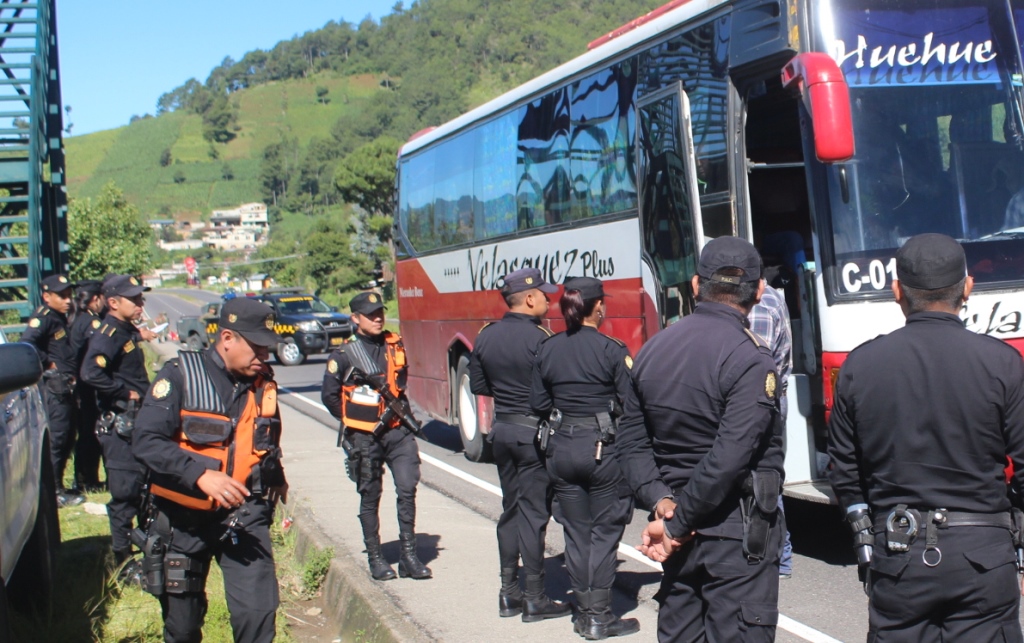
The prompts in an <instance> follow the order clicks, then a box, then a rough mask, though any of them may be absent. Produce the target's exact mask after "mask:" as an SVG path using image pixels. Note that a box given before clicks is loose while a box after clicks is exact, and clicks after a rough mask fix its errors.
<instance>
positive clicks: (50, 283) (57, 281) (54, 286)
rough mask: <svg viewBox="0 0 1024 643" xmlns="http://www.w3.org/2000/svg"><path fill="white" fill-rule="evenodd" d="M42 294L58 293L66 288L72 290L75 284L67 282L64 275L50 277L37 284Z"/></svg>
mask: <svg viewBox="0 0 1024 643" xmlns="http://www.w3.org/2000/svg"><path fill="white" fill-rule="evenodd" d="M39 284H40V286H41V287H42V289H43V292H60V291H62V290H67V289H68V288H74V287H75V283H74V282H73V281H69V280H68V278H67V277H65V276H64V275H50V276H49V277H47V278H46V279H43V280H42V281H40V282H39Z"/></svg>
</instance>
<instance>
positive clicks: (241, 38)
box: [57, 0, 411, 136]
mask: <svg viewBox="0 0 1024 643" xmlns="http://www.w3.org/2000/svg"><path fill="white" fill-rule="evenodd" d="M409 4H411V3H409V2H407V3H406V6H408V5H409ZM394 6H395V0H291V1H286V2H282V1H281V0H57V47H58V49H59V52H60V71H61V91H62V97H63V100H64V105H66V106H67V105H70V106H71V113H70V115H65V121H64V123H65V126H66V125H67V124H68V123H69V122H70V123H72V124H73V128H72V130H71V135H72V136H78V135H81V134H89V133H91V132H96V131H100V130H105V129H110V128H114V127H120V126H122V125H127V124H128V120H129V119H130V118H131V117H132V116H133V115H138V116H142V115H143V114H147V113H149V114H154V113H155V112H156V101H157V99H158V98H159V97H160V95H161V94H163V93H165V92H169V91H171V90H172V89H174V88H175V87H178V86H179V85H181V84H183V83H184V82H185V81H186V80H188V79H189V78H196V79H197V80H199V81H200V82H204V81H205V80H206V77H207V76H208V75H209V74H210V71H211V70H212V69H213V68H214V67H216V66H217V65H219V64H220V63H221V61H223V60H224V58H225V57H226V56H231V57H232V58H234V59H235V60H239V59H241V58H242V56H243V55H245V53H246V52H248V51H252V50H254V49H264V50H266V49H270V48H272V47H273V46H274V45H275V44H277V43H278V42H280V41H282V40H288V39H290V38H291V37H292V36H295V35H298V34H302V33H304V32H306V31H311V30H314V29H319V28H320V27H322V26H324V24H326V23H327V22H328V21H329V20H335V21H340V20H342V19H344V20H345V21H346V22H351V23H355V24H359V23H360V22H361V21H362V20H363V18H365V17H366V16H367V15H372V16H373V18H374V19H375V20H380V18H381V17H382V16H385V15H387V14H389V13H391V9H392V7H394Z"/></svg>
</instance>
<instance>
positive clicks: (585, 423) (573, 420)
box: [562, 415, 601, 429]
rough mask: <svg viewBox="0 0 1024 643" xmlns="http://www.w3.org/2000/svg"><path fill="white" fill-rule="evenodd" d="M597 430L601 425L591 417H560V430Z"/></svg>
mask: <svg viewBox="0 0 1024 643" xmlns="http://www.w3.org/2000/svg"><path fill="white" fill-rule="evenodd" d="M573 427H576V428H581V429H583V428H586V429H599V428H601V425H600V424H599V423H598V421H597V418H596V417H594V416H593V415H562V428H563V429H566V428H569V429H571V428H573Z"/></svg>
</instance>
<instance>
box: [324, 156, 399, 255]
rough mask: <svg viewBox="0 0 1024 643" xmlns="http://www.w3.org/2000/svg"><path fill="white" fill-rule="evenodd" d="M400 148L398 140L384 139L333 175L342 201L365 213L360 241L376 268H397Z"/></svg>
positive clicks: (347, 157) (346, 161)
mask: <svg viewBox="0 0 1024 643" xmlns="http://www.w3.org/2000/svg"><path fill="white" fill-rule="evenodd" d="M401 146H402V143H401V141H399V140H398V139H394V138H390V137H387V136H382V137H380V138H378V139H377V140H375V141H373V142H372V143H367V144H366V145H363V146H362V147H359V148H357V149H356V150H355V151H354V152H352V153H351V154H349V155H348V156H346V157H345V158H344V159H343V160H342V162H341V165H339V166H338V170H337V172H336V173H335V175H334V184H335V186H336V187H337V188H338V191H339V192H340V193H341V198H342V199H343V200H345V201H346V202H348V203H354V204H356V205H358V206H359V207H360V208H362V210H363V213H364V215H363V216H361V217H360V219H359V227H360V228H361V232H362V234H361V235H359V237H358V238H357V241H359V240H361V241H362V243H363V245H364V248H365V250H367V251H369V252H370V253H372V255H373V257H374V260H375V261H374V263H375V265H382V264H385V263H387V264H392V265H393V264H394V256H395V255H394V245H393V243H392V233H391V229H392V223H393V219H392V213H393V210H394V205H393V194H394V185H395V159H397V158H398V150H399V148H400V147H401ZM367 242H369V243H367Z"/></svg>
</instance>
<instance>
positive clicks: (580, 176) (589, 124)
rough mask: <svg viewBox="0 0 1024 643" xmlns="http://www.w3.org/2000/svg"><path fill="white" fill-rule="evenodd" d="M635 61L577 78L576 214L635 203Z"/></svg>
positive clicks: (573, 140) (573, 157)
mask: <svg viewBox="0 0 1024 643" xmlns="http://www.w3.org/2000/svg"><path fill="white" fill-rule="evenodd" d="M635 89H636V64H635V61H634V60H626V61H623V62H622V63H620V64H617V65H614V66H612V67H611V68H610V69H606V70H604V71H601V72H599V73H597V74H594V75H593V76H590V77H588V78H586V79H584V80H580V81H577V82H575V83H573V84H572V86H571V88H570V92H571V95H572V106H571V108H570V111H571V112H572V138H571V143H570V158H569V169H570V171H571V172H572V218H573V219H584V218H587V217H592V216H597V215H601V214H610V213H613V212H621V211H623V210H627V209H630V208H635V207H636V199H637V195H636V177H635V175H634V172H635V170H634V163H633V154H634V149H633V139H634V128H635V125H636V123H635V121H636V116H635V114H634V112H633V93H634V91H635Z"/></svg>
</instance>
